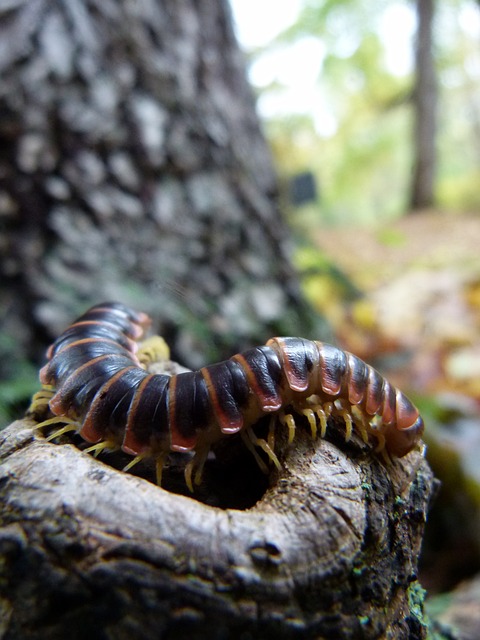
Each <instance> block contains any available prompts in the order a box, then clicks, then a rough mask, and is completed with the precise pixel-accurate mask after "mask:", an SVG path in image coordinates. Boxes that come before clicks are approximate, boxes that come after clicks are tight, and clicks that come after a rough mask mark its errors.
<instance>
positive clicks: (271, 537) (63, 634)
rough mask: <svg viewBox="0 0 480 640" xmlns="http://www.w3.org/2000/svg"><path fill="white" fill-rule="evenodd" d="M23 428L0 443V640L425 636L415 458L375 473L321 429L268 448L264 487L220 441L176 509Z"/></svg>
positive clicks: (422, 478) (424, 472)
mask: <svg viewBox="0 0 480 640" xmlns="http://www.w3.org/2000/svg"><path fill="white" fill-rule="evenodd" d="M33 427H34V422H33V421H31V420H29V419H24V420H20V421H18V422H16V423H14V424H12V425H11V426H10V427H8V428H7V429H6V430H5V431H3V432H2V433H1V434H0V558H1V565H0V566H1V567H2V568H1V570H0V610H1V612H0V621H1V622H0V637H2V638H3V640H19V639H23V638H26V637H28V638H32V639H44V638H49V639H51V638H53V639H56V638H59V639H60V638H62V640H63V639H64V638H67V637H68V638H71V639H77V638H78V639H81V638H89V639H90V640H92V639H94V638H102V639H103V638H112V639H113V638H115V640H119V639H120V640H121V639H123V638H128V639H130V638H136V639H137V638H138V639H150V638H204V637H208V638H212V639H217V638H218V639H220V638H222V639H223V638H239V637H242V638H267V637H268V638H270V637H276V638H335V639H338V638H342V639H349V638H351V639H354V638H355V639H357V638H392V639H393V638H395V639H402V638H415V639H416V638H419V639H421V638H425V637H426V626H425V624H424V622H423V620H422V618H421V612H422V607H421V597H420V596H419V595H418V594H419V593H420V592H421V589H419V586H418V582H417V578H416V572H417V560H418V555H419V552H420V546H421V540H422V534H423V529H424V525H425V518H426V513H427V509H428V502H429V499H430V497H431V493H432V487H433V484H434V479H433V476H432V473H431V471H430V468H429V466H428V464H427V463H426V461H425V459H424V457H423V456H422V454H421V452H419V451H414V452H412V453H410V454H409V455H408V456H406V457H405V458H404V459H402V460H396V461H394V462H393V463H392V464H389V465H387V464H385V463H384V462H382V461H381V460H380V459H379V458H378V457H376V456H375V455H374V454H373V453H372V451H371V449H370V448H369V447H367V446H366V445H364V444H363V443H361V441H360V440H357V439H356V438H355V437H354V439H353V441H351V442H349V443H345V441H344V437H343V434H342V425H341V423H333V422H332V423H330V424H329V428H328V432H327V437H328V439H325V440H316V441H313V440H312V439H311V437H310V436H309V434H308V432H307V430H306V429H305V430H304V429H302V428H299V429H298V430H297V432H298V434H297V437H296V438H295V441H294V443H293V444H292V445H290V446H289V445H288V444H287V443H286V442H285V441H284V440H283V438H282V435H281V434H280V435H279V437H278V438H277V441H278V442H277V449H278V450H279V453H280V458H281V460H282V471H281V472H276V471H275V472H274V471H272V472H271V473H270V474H269V476H268V478H265V479H263V480H262V477H261V476H262V474H261V473H260V472H259V471H258V470H257V469H256V465H255V464H254V463H252V464H251V461H250V458H251V456H250V454H248V455H246V456H245V457H243V456H242V452H241V450H238V451H237V450H236V449H235V446H234V445H233V444H232V450H233V451H234V453H231V452H229V450H230V442H229V441H230V440H231V441H232V443H234V442H235V438H234V437H231V438H228V439H226V440H228V441H227V442H226V443H225V446H224V447H223V449H222V450H220V451H218V455H217V461H215V460H213V461H209V462H208V463H207V467H206V470H205V476H204V483H203V486H202V488H201V489H200V490H199V491H197V492H195V493H194V494H192V495H179V494H177V493H174V492H172V491H168V490H165V489H163V488H159V487H158V486H156V485H155V484H153V483H152V482H149V481H148V480H146V479H144V478H141V477H136V476H134V475H131V474H128V473H123V472H121V471H119V470H117V469H115V468H113V467H111V466H109V465H107V464H105V463H104V462H101V461H99V460H97V459H95V458H93V457H91V456H90V455H88V454H86V453H83V452H82V451H80V450H79V449H78V448H77V447H75V446H73V445H71V444H68V445H60V446H59V445H57V444H52V443H50V442H47V441H46V440H45V439H43V438H42V437H40V436H38V432H37V435H35V432H34V431H33ZM239 451H240V453H239ZM237 456H239V457H238V462H236V460H237ZM222 460H223V461H224V464H223V466H222ZM215 465H217V468H216V467H215ZM222 474H223V475H222ZM170 475H171V477H170V479H169V477H168V476H169V474H168V473H167V479H166V486H167V487H168V486H170V488H172V487H173V488H174V486H175V481H174V480H172V477H173V478H174V476H175V466H174V465H173V467H172V470H171V474H170ZM169 483H170V484H169ZM201 500H203V501H204V502H202V501H201ZM205 502H210V503H214V504H215V505H216V506H212V505H211V504H205Z"/></svg>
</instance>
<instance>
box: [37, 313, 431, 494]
mask: <svg viewBox="0 0 480 640" xmlns="http://www.w3.org/2000/svg"><path fill="white" fill-rule="evenodd" d="M149 324H150V319H149V317H148V316H147V315H146V314H144V313H141V312H136V311H133V310H132V309H130V308H128V307H126V306H125V305H123V304H120V303H103V304H99V305H97V306H95V307H92V308H91V309H90V310H89V311H87V312H86V313H85V314H84V315H83V316H81V317H80V318H78V319H77V320H76V321H75V322H74V323H73V324H72V325H71V326H70V327H69V328H68V329H67V330H66V331H65V332H64V333H63V334H62V335H61V336H60V337H59V338H58V339H57V340H56V341H55V342H54V343H53V344H52V345H51V346H50V348H49V349H48V352H47V357H48V359H49V361H48V363H47V364H46V365H45V366H44V367H43V368H42V369H41V371H40V380H41V382H42V384H43V385H45V387H44V389H45V390H44V391H43V395H42V392H40V398H39V399H37V404H38V403H41V402H42V401H43V402H44V404H46V403H47V402H48V406H49V409H50V411H51V412H52V413H53V414H54V416H58V419H57V418H55V417H54V418H52V419H50V420H47V421H45V422H44V423H42V424H41V425H39V426H42V425H46V424H51V423H52V422H55V421H57V422H62V421H63V422H65V424H66V426H65V427H64V428H63V429H62V430H61V431H66V430H69V429H75V430H77V431H78V432H79V434H80V436H81V437H82V438H83V439H84V440H86V441H87V442H90V443H93V444H94V446H92V447H91V449H93V450H97V451H98V450H101V449H102V448H105V447H121V449H122V450H123V451H125V452H127V453H128V454H130V455H132V456H136V457H135V459H134V460H135V461H136V460H138V459H139V458H143V457H153V458H155V460H156V462H157V476H158V478H159V480H160V477H161V469H162V466H163V461H164V459H165V456H166V455H167V454H168V453H169V452H170V451H183V452H185V451H194V452H195V457H194V458H193V460H192V461H191V462H190V463H189V464H188V465H187V466H186V471H185V474H186V480H187V484H188V486H189V487H190V489H192V486H193V483H192V478H193V479H194V480H195V482H196V483H198V482H200V477H201V472H202V468H203V465H204V462H205V460H206V457H207V454H208V451H209V449H210V446H211V445H212V444H214V443H215V442H217V441H218V440H220V439H221V438H222V437H224V436H227V435H228V434H233V433H237V432H240V433H241V435H242V437H243V440H244V441H245V443H246V445H247V446H248V447H249V449H250V450H251V451H252V453H253V454H254V455H255V457H256V459H257V461H258V462H259V464H260V466H262V467H264V468H265V464H264V462H263V461H262V459H261V458H260V457H259V456H258V453H257V450H256V447H260V448H261V449H263V451H264V452H265V453H266V454H267V455H268V456H269V458H270V459H271V460H272V462H274V463H275V465H276V466H277V467H279V466H280V464H279V462H278V459H277V457H276V455H275V453H274V450H273V449H274V435H273V434H274V431H273V429H274V424H275V422H276V421H277V419H279V420H280V422H281V423H282V424H284V425H285V426H286V428H287V429H288V433H289V441H291V440H293V437H294V434H295V426H296V425H295V419H294V417H293V412H296V413H298V414H301V415H303V416H305V417H306V419H307V420H308V423H309V425H310V428H311V430H312V435H313V436H314V437H315V436H316V434H317V430H318V427H320V433H321V435H322V436H323V435H324V434H325V431H326V428H327V419H328V417H329V416H330V415H340V416H342V417H343V419H344V421H345V425H346V435H345V437H346V439H347V440H348V439H349V438H350V436H351V434H352V429H353V427H355V428H356V429H357V430H358V432H359V433H360V435H361V436H362V438H363V440H364V441H365V442H369V440H370V439H373V440H374V441H375V444H376V449H377V450H379V451H382V452H383V453H384V454H385V455H386V457H388V454H392V455H394V456H399V457H401V456H404V455H405V454H407V453H408V452H409V451H411V450H412V449H413V448H414V447H415V445H416V444H417V442H418V441H419V440H420V438H421V435H422V432H423V420H422V418H421V417H420V415H419V412H418V410H417V409H416V408H415V407H414V406H413V404H412V403H411V402H410V401H409V400H408V398H407V397H406V396H405V395H404V394H403V393H402V392H401V391H399V390H398V389H395V388H394V387H393V386H392V385H390V384H389V383H388V381H387V380H385V378H383V377H382V376H381V375H380V374H379V373H378V372H377V371H376V370H375V369H374V368H373V367H371V366H370V365H368V364H366V363H365V362H363V361H362V360H360V359H359V358H357V357H356V356H354V355H352V354H351V353H348V352H345V351H342V350H341V349H338V348H336V347H334V346H332V345H329V344H325V343H323V342H316V341H315V342H314V341H310V340H305V339H302V338H272V339H271V340H269V341H268V342H267V344H266V345H264V346H260V347H255V348H253V349H248V350H247V351H243V352H242V353H238V354H236V355H234V356H232V357H231V358H230V359H228V360H225V361H223V362H219V363H217V364H213V365H209V366H206V367H203V368H201V369H199V370H198V371H193V372H186V373H178V374H175V375H172V376H169V375H166V374H153V373H149V372H148V371H147V370H146V368H145V366H144V364H142V363H141V359H142V358H140V359H139V354H140V353H141V349H140V352H139V351H138V341H139V340H140V338H142V336H143V335H144V332H145V331H146V329H147V328H148V326H149ZM48 389H50V390H51V391H48ZM35 404H36V402H35V400H34V402H33V404H32V407H35ZM268 414H270V415H271V416H272V421H271V425H270V431H269V436H268V438H267V440H265V439H261V438H257V437H256V435H255V433H254V432H253V430H252V425H254V424H255V423H256V422H257V421H258V420H259V419H260V418H262V417H264V416H265V415H268ZM57 433H58V432H57ZM54 435H55V434H54ZM132 464H133V463H132ZM128 466H131V465H128ZM192 474H193V476H192Z"/></svg>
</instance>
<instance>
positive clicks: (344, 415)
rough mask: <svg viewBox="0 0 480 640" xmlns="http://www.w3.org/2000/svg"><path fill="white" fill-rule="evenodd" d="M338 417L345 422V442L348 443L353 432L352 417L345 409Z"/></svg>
mask: <svg viewBox="0 0 480 640" xmlns="http://www.w3.org/2000/svg"><path fill="white" fill-rule="evenodd" d="M340 415H341V417H342V418H343V419H344V421H345V442H348V441H349V440H350V438H351V437H352V431H353V422H352V416H351V415H350V413H349V412H348V411H347V410H346V409H343V410H342V411H340Z"/></svg>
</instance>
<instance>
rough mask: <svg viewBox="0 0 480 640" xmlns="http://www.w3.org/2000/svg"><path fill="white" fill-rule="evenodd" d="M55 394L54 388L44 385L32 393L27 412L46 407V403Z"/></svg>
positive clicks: (43, 409)
mask: <svg viewBox="0 0 480 640" xmlns="http://www.w3.org/2000/svg"><path fill="white" fill-rule="evenodd" d="M54 395H55V389H54V388H53V387H52V386H51V385H44V386H43V387H42V388H41V389H40V390H39V391H37V392H36V393H34V394H33V396H32V401H31V403H30V406H29V407H28V409H27V413H37V412H39V411H41V412H43V411H45V409H47V407H48V403H49V402H50V400H51V399H52V398H53V396H54Z"/></svg>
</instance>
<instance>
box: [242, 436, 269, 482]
mask: <svg viewBox="0 0 480 640" xmlns="http://www.w3.org/2000/svg"><path fill="white" fill-rule="evenodd" d="M246 431H248V429H247V430H245V429H244V430H242V431H240V435H241V437H242V440H243V442H244V444H245V446H246V447H247V449H248V450H249V451H250V453H251V454H252V456H253V457H254V458H255V461H256V463H257V464H258V466H259V467H260V469H261V470H262V471H263V473H268V468H267V465H266V464H265V463H264V461H263V460H262V459H261V458H260V456H259V455H258V453H257V451H256V449H255V447H254V446H253V443H252V441H251V440H250V438H249V437H248V435H247V433H246Z"/></svg>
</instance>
